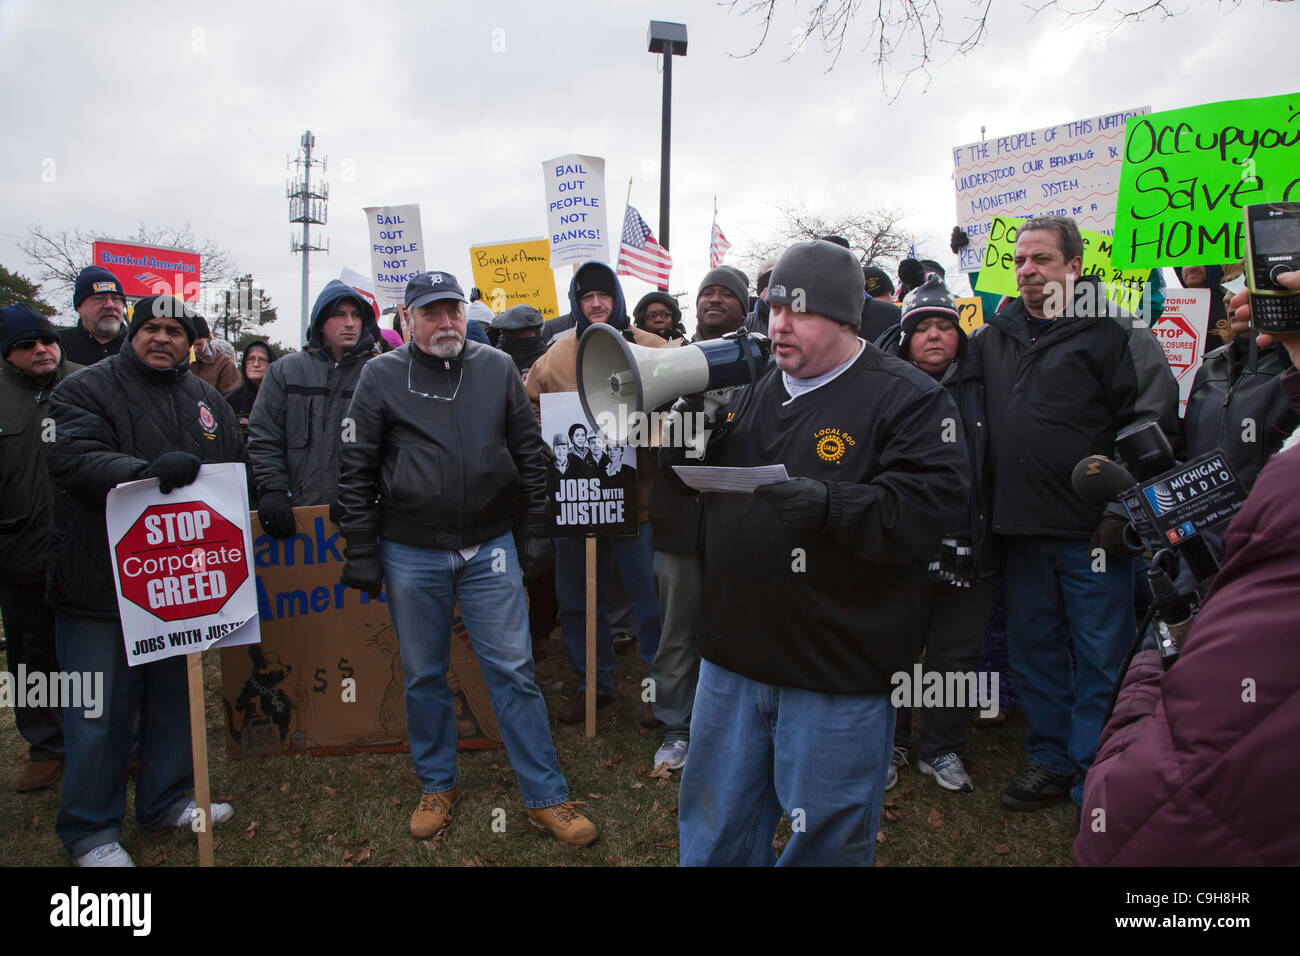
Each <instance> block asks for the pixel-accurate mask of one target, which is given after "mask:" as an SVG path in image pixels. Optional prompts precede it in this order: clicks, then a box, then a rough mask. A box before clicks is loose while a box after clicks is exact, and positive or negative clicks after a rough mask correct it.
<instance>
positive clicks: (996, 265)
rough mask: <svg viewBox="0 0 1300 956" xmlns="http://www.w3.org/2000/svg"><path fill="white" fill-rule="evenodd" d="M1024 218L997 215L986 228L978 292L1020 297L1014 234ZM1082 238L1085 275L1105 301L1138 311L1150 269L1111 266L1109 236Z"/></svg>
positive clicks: (1093, 234)
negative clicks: (1100, 288) (1093, 278)
mask: <svg viewBox="0 0 1300 956" xmlns="http://www.w3.org/2000/svg"><path fill="white" fill-rule="evenodd" d="M1024 222H1025V220H1023V219H1012V218H1010V217H1004V216H998V217H996V218H995V219H994V220H993V226H992V228H990V229H989V238H988V245H987V246H986V247H985V250H984V259H983V261H981V262H980V277H979V280H978V281H977V282H976V283H975V288H976V289H977V290H978V291H980V292H993V293H996V294H999V295H1011V296H1014V295H1019V294H1020V290H1019V288H1018V287H1017V286H1016V267H1015V262H1014V260H1015V256H1016V232H1017V231H1018V230H1019V228H1020V227H1021V226H1022V225H1024ZM1079 234H1080V235H1081V236H1082V237H1083V270H1082V274H1083V275H1085V276H1096V277H1097V278H1099V279H1100V280H1101V281H1102V283H1103V284H1104V285H1105V286H1106V298H1108V299H1110V300H1111V301H1112V302H1115V303H1116V304H1118V305H1119V307H1120V308H1122V309H1125V310H1127V311H1129V312H1137V310H1138V308H1139V307H1140V306H1141V303H1142V288H1143V286H1145V285H1146V282H1147V279H1148V277H1150V275H1151V270H1150V269H1120V268H1117V267H1116V266H1114V265H1112V264H1111V261H1110V256H1111V246H1112V241H1111V237H1110V236H1107V235H1103V234H1102V233H1100V232H1090V231H1089V230H1087V229H1080V230H1079Z"/></svg>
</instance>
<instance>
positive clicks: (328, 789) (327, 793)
mask: <svg viewBox="0 0 1300 956" xmlns="http://www.w3.org/2000/svg"><path fill="white" fill-rule="evenodd" d="M321 789H322V790H324V791H325V796H327V797H332V796H334V794H336V793H338V791H337V790H335V789H334V788H333V787H327V786H325V785H324V784H321Z"/></svg>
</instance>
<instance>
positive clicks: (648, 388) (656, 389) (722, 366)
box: [578, 323, 769, 445]
mask: <svg viewBox="0 0 1300 956" xmlns="http://www.w3.org/2000/svg"><path fill="white" fill-rule="evenodd" d="M768 354H769V345H768V340H767V336H765V335H759V334H757V333H754V332H746V331H740V332H732V333H730V334H728V335H724V336H723V337H722V338H718V339H710V340H709V341H707V342H696V343H694V344H692V345H684V346H682V347H680V348H657V349H656V348H646V347H645V346H642V345H635V344H633V343H631V342H629V341H627V340H626V339H624V338H623V336H622V335H621V334H620V333H619V331H618V329H614V328H611V327H610V326H608V325H605V324H603V323H592V324H591V325H590V326H589V327H588V328H587V331H586V332H584V333H583V335H582V338H581V339H580V340H579V341H578V397H579V399H581V401H582V410H583V412H584V413H585V414H586V416H587V419H588V421H590V422H591V424H592V426H593V427H595V428H597V429H599V430H600V431H602V432H604V433H605V434H606V435H607V436H608V437H609V438H610V440H611V441H613V442H614V443H615V444H619V445H626V444H627V443H628V437H629V434H631V433H633V432H634V431H635V429H634V428H633V423H634V421H635V419H636V418H637V417H638V416H641V417H643V416H645V414H646V413H648V412H652V411H654V410H655V409H658V408H663V407H664V406H666V405H670V404H672V403H673V402H675V401H676V400H677V399H679V398H681V397H682V396H683V395H696V394H700V393H704V394H705V395H706V398H707V397H712V398H714V399H715V401H714V402H713V403H711V404H715V405H716V404H718V400H719V399H721V398H723V396H721V395H716V394H714V393H717V392H719V391H720V390H730V389H731V388H733V387H734V386H737V385H747V384H749V383H751V382H753V381H755V380H757V378H758V376H759V375H760V374H761V373H762V371H763V369H764V368H765V367H766V365H767V359H768ZM724 394H726V395H729V391H727V392H725V393H724Z"/></svg>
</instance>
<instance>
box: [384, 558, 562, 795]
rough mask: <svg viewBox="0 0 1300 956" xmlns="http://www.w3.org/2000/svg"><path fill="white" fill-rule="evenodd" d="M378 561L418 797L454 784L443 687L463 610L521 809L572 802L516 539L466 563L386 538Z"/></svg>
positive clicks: (449, 707) (451, 717)
mask: <svg viewBox="0 0 1300 956" xmlns="http://www.w3.org/2000/svg"><path fill="white" fill-rule="evenodd" d="M379 556H380V559H381V560H382V561H383V565H384V587H385V589H386V590H387V592H388V613H389V617H390V618H391V619H392V622H393V628H394V629H395V630H396V631H397V643H398V645H399V646H400V647H401V650H402V670H403V672H404V673H405V675H406V730H407V735H408V736H409V738H410V743H411V760H412V762H413V763H414V764H415V775H416V776H417V777H419V778H420V786H421V787H422V788H423V789H424V792H425V793H442V792H443V791H446V790H451V789H452V788H453V787H455V786H456V784H457V781H458V780H459V777H458V774H457V770H456V711H455V707H454V705H453V702H452V694H451V686H450V685H449V684H448V683H447V667H448V661H449V659H450V655H451V619H452V614H453V608H454V606H455V605H456V604H457V603H458V602H459V604H460V616H461V618H462V619H463V620H464V621H465V628H466V630H468V631H469V639H470V644H471V645H472V646H473V648H474V654H475V656H476V657H477V658H478V665H479V669H480V670H481V671H482V672H483V680H484V682H485V683H486V684H487V689H488V696H489V697H490V698H491V700H492V712H493V713H494V714H496V718H497V723H498V724H499V725H500V727H501V738H502V740H503V741H504V742H505V745H506V754H507V755H508V756H509V757H510V765H511V766H512V767H514V770H515V776H516V777H517V778H518V779H519V791H520V793H521V794H523V798H524V805H525V806H527V807H529V808H530V809H533V810H537V809H540V808H541V807H550V806H554V805H555V804H557V803H563V802H564V801H565V800H567V799H569V785H568V784H567V783H566V782H565V779H564V774H562V773H561V772H560V762H559V760H558V759H557V758H556V756H555V745H554V744H553V743H552V742H551V726H550V724H549V722H548V720H547V716H546V700H545V699H544V698H543V697H542V692H541V691H540V690H538V689H537V682H536V681H535V680H534V679H533V650H532V639H531V637H530V636H529V633H528V609H527V608H526V607H525V604H524V582H523V578H522V577H521V576H520V571H519V558H518V556H517V555H516V553H515V542H514V538H513V537H512V536H511V535H509V534H503V535H501V536H500V537H497V538H493V539H492V540H491V541H484V542H483V543H482V544H481V545H479V549H478V553H477V554H475V555H474V557H472V558H470V559H469V560H468V561H466V560H465V559H464V558H463V557H461V555H460V552H459V551H444V550H442V549H439V548H417V547H412V546H411V545H405V544H398V543H397V542H395V541H385V540H381V541H380V542H379ZM494 565H495V567H494Z"/></svg>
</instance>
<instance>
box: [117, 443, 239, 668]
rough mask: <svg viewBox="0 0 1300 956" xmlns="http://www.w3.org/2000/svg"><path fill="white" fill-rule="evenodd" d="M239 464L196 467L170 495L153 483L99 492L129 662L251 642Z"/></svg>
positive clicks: (151, 481)
mask: <svg viewBox="0 0 1300 956" xmlns="http://www.w3.org/2000/svg"><path fill="white" fill-rule="evenodd" d="M247 488H248V486H247V479H246V478H245V473H244V466H243V465H242V464H239V463H229V464H219V465H204V466H203V467H202V468H201V469H200V470H199V477H198V478H197V479H196V480H195V481H194V482H193V483H192V484H190V485H187V486H185V487H184V488H177V489H175V490H174V491H172V492H171V493H170V494H166V495H164V494H162V493H161V492H159V490H158V482H157V480H156V479H153V478H149V479H145V480H143V481H132V482H128V483H126V484H124V485H119V486H118V487H116V488H114V489H113V490H112V491H110V492H109V493H108V502H107V508H106V518H107V522H108V540H109V545H110V547H111V549H112V554H113V583H114V584H115V585H116V586H117V606H118V613H119V615H120V616H121V619H122V635H123V638H124V640H125V643H126V660H127V663H128V664H130V665H131V666H133V667H134V666H135V665H137V664H148V663H150V662H152V661H159V660H163V659H165V658H168V657H173V656H175V655H177V654H189V653H192V652H194V651H202V650H206V649H207V648H209V647H214V646H217V645H221V646H223V647H229V646H233V645H236V644H252V643H256V642H257V641H258V640H259V639H260V635H259V633H258V621H257V594H256V589H255V586H254V577H253V554H252V534H251V531H250V527H249V520H248V492H247Z"/></svg>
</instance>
